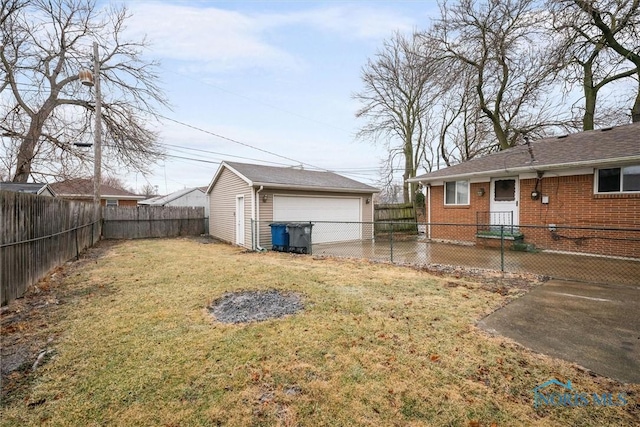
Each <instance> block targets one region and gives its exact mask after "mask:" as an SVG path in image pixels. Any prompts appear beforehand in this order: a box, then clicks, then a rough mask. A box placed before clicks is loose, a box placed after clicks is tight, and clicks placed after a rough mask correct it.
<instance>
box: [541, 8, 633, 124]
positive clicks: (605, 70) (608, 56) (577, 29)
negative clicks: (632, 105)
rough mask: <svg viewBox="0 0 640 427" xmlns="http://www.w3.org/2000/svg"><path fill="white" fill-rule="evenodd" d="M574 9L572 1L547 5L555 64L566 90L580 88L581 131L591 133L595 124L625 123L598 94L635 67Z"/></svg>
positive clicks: (617, 111)
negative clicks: (559, 66) (560, 63)
mask: <svg viewBox="0 0 640 427" xmlns="http://www.w3.org/2000/svg"><path fill="white" fill-rule="evenodd" d="M576 7H577V6H576V5H575V4H574V3H573V2H572V1H571V2H569V1H558V0H549V1H548V2H547V10H549V11H550V13H551V22H552V28H553V30H554V31H555V32H556V34H557V36H558V37H556V40H557V41H558V43H557V47H556V54H557V55H558V61H559V62H563V63H564V64H565V65H564V67H563V69H562V71H561V74H562V76H563V78H564V80H565V82H566V84H567V85H569V87H572V86H574V85H580V86H581V88H582V92H583V96H584V104H583V107H582V108H580V110H582V118H581V127H580V128H581V129H582V130H592V129H594V128H595V126H596V122H597V121H600V122H601V123H602V124H603V125H611V123H612V122H614V123H615V122H622V121H627V120H628V116H627V115H626V114H625V115H621V111H620V109H619V107H618V105H613V104H611V103H608V104H602V103H600V102H599V97H598V95H599V93H600V92H601V91H602V89H603V88H604V87H605V86H610V85H611V84H612V83H614V82H617V81H620V80H622V79H629V78H630V77H633V76H634V75H635V74H637V68H636V67H633V66H632V63H630V62H629V61H627V59H626V58H624V57H622V56H620V55H619V54H617V53H616V52H615V51H614V50H613V49H611V47H610V46H609V45H608V42H607V40H606V37H605V36H604V35H603V34H602V32H601V31H599V30H598V29H597V28H594V26H593V24H592V23H591V22H590V19H589V17H588V16H585V14H582V13H580V12H579V11H577V10H576ZM596 109H597V110H598V112H597V111H596ZM596 113H597V114H596Z"/></svg>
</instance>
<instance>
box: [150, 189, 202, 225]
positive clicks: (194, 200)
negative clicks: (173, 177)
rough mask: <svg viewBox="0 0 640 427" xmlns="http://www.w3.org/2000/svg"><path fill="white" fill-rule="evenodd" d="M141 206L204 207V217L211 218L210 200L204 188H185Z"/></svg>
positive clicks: (154, 198)
mask: <svg viewBox="0 0 640 427" xmlns="http://www.w3.org/2000/svg"><path fill="white" fill-rule="evenodd" d="M138 204H139V205H147V206H195V207H200V206H202V207H204V216H205V217H206V218H208V217H209V198H208V197H207V194H206V187H204V188H200V187H199V188H185V189H183V190H179V191H176V192H173V193H171V194H167V195H166V196H156V197H152V198H150V199H146V200H142V201H140V202H138Z"/></svg>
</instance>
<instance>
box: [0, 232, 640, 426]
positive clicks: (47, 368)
mask: <svg viewBox="0 0 640 427" xmlns="http://www.w3.org/2000/svg"><path fill="white" fill-rule="evenodd" d="M267 289H278V290H284V291H289V292H291V291H293V292H297V293H299V294H301V295H302V296H303V300H304V305H305V308H304V310H303V311H301V312H299V313H298V314H295V315H291V316H288V317H284V318H281V319H274V320H268V321H264V322H260V323H249V324H237V325H230V324H222V323H219V322H216V321H215V319H213V318H212V316H211V315H210V313H209V311H208V310H207V307H208V305H209V304H210V303H211V302H212V301H213V300H215V299H216V298H218V297H220V296H222V295H223V294H225V293H227V292H233V291H238V290H267ZM491 289H492V287H490V286H486V285H483V284H482V283H476V282H474V281H471V280H470V279H465V278H454V277H445V276H437V277H436V276H432V275H429V274H428V273H425V272H421V271H418V270H414V269H410V268H406V267H398V266H391V265H386V264H375V263H370V262H366V261H353V260H337V259H315V258H313V257H311V256H296V255H289V254H282V253H247V252H244V251H242V250H240V249H238V248H235V247H231V246H227V245H223V244H201V243H198V242H197V241H196V240H191V239H181V240H140V241H126V242H121V243H118V244H116V245H112V246H111V247H110V248H109V249H108V251H107V252H106V253H105V255H104V256H103V257H100V258H98V259H97V260H96V261H95V262H87V263H84V264H83V265H82V266H81V267H79V268H75V269H74V268H73V267H69V271H68V272H67V274H66V277H65V278H64V280H63V281H62V282H61V283H60V284H59V285H58V289H56V290H55V292H57V295H58V299H59V300H60V301H61V304H60V305H59V306H58V307H57V309H56V310H55V312H53V313H52V314H51V317H50V318H49V319H48V321H47V322H46V324H42V325H41V326H40V328H41V330H40V331H39V333H42V334H45V335H49V336H52V337H54V341H53V342H52V343H51V346H52V348H53V349H54V352H53V353H52V354H53V357H52V358H47V360H46V363H43V364H42V365H41V366H40V367H39V368H38V369H37V370H36V372H35V373H34V374H32V375H31V377H30V378H31V379H30V381H29V383H28V385H27V386H26V387H24V388H22V389H19V390H17V391H16V392H15V393H16V394H14V395H9V396H8V397H5V402H4V404H3V407H2V413H1V414H0V415H1V417H0V418H1V421H0V423H1V425H3V426H9V425H11V426H14V425H20V426H24V425H40V424H43V423H44V424H48V425H77V426H94V425H95V426H98V425H123V426H134V425H145V426H199V425H203V426H208V425H214V426H215V425H224V426H227V425H228V426H274V425H282V426H323V425H329V426H355V425H365V426H422V425H428V426H493V425H496V426H529V425H541V426H558V425H575V426H578V425H579V426H591V425H592V426H608V425H610V426H625V425H629V426H631V425H637V424H638V423H640V416H639V411H640V404H639V403H640V402H639V400H638V399H639V396H640V386H638V385H620V384H617V383H615V382H612V381H609V380H607V379H605V378H601V377H593V376H590V375H589V374H588V373H586V372H585V371H584V370H583V369H580V368H579V367H577V366H575V365H572V364H570V363H567V362H564V361H560V360H557V359H552V358H550V357H546V356H544V355H539V354H535V353H532V352H530V351H528V350H526V349H524V348H522V347H520V346H518V345H517V344H515V343H512V342H510V341H508V340H506V339H503V338H500V337H491V336H489V335H488V334H486V333H484V332H482V331H480V330H479V329H477V328H476V327H475V326H474V325H475V323H476V322H477V321H478V320H479V319H480V318H482V317H483V316H485V315H487V314H489V313H491V312H492V311H494V310H496V309H497V308H499V307H500V306H501V305H503V304H504V303H506V302H507V301H508V300H509V299H511V298H514V297H516V296H517V294H518V290H516V289H513V290H510V291H509V292H507V293H506V295H504V294H505V292H504V287H502V286H501V290H502V291H501V292H492V291H491ZM550 378H558V379H560V380H563V381H566V380H567V379H570V380H571V382H572V384H573V385H574V388H575V389H577V390H585V391H598V392H600V393H604V392H612V393H618V392H624V393H627V395H628V396H629V399H630V402H629V404H628V405H627V406H625V407H594V406H586V407H581V408H577V407H576V408H567V407H557V408H554V407H544V408H539V409H536V408H534V407H533V392H532V390H533V388H534V387H535V386H536V385H539V384H541V383H543V382H545V381H547V380H549V379H550Z"/></svg>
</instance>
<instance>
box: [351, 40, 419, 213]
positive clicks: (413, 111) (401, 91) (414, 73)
mask: <svg viewBox="0 0 640 427" xmlns="http://www.w3.org/2000/svg"><path fill="white" fill-rule="evenodd" d="M420 46H421V45H420V41H419V38H418V37H417V36H416V35H412V36H403V35H401V34H400V33H396V34H395V35H394V36H393V37H392V38H391V39H390V40H388V41H385V43H384V45H383V47H382V49H381V50H380V51H379V52H378V54H377V55H376V56H375V58H374V59H370V60H369V61H368V62H367V64H366V65H365V66H364V67H363V70H362V82H363V83H364V89H363V90H362V91H360V92H358V93H356V94H354V95H353V97H354V99H356V100H358V101H360V103H361V104H362V107H361V108H360V110H358V111H357V113H356V117H361V118H365V119H367V123H366V124H365V125H364V126H363V127H362V128H361V129H360V131H359V132H358V135H357V137H358V138H359V139H364V140H366V139H369V138H373V140H374V141H379V140H380V139H383V140H384V141H385V142H386V143H387V145H388V149H389V156H388V159H387V162H386V163H387V165H386V166H385V169H386V170H387V171H388V172H389V171H390V172H391V175H389V176H390V177H391V179H392V178H393V169H394V165H395V163H396V161H397V160H396V159H397V158H398V157H400V158H401V164H402V168H403V181H404V184H403V199H404V202H405V203H408V202H410V201H412V200H413V193H414V190H415V189H414V188H412V187H415V185H413V186H410V185H409V184H408V183H407V182H406V180H407V179H409V178H413V177H415V176H416V169H417V167H418V164H419V161H420V159H421V157H422V156H423V154H424V149H425V140H426V134H427V132H428V126H427V125H426V123H425V119H426V110H427V105H426V102H425V101H426V92H427V85H426V82H427V80H428V78H429V70H428V68H427V65H428V64H427V63H426V62H425V61H424V59H423V58H424V55H423V54H422V53H421V52H420ZM390 182H391V181H390Z"/></svg>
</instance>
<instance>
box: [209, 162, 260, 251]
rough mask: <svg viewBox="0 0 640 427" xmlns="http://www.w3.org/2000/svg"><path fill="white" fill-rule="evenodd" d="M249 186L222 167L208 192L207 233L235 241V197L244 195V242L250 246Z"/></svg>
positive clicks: (224, 239) (231, 241)
mask: <svg viewBox="0 0 640 427" xmlns="http://www.w3.org/2000/svg"><path fill="white" fill-rule="evenodd" d="M251 193H252V191H251V188H250V187H249V185H248V184H247V183H246V182H245V181H243V180H242V179H241V178H240V177H238V176H237V175H236V174H234V173H233V172H231V171H229V170H228V169H226V168H225V169H223V170H222V172H221V173H220V176H219V177H218V180H217V181H216V182H215V184H214V186H213V188H212V189H211V193H210V194H209V202H210V205H209V206H210V210H209V212H210V215H209V234H211V235H212V236H213V237H215V238H217V239H220V240H223V241H225V242H229V243H235V241H236V229H235V212H236V197H237V196H239V195H244V203H245V205H244V217H245V222H244V225H245V233H244V236H245V244H244V245H243V246H244V247H246V248H251V199H252V197H251Z"/></svg>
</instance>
